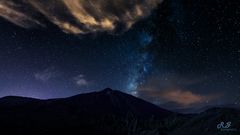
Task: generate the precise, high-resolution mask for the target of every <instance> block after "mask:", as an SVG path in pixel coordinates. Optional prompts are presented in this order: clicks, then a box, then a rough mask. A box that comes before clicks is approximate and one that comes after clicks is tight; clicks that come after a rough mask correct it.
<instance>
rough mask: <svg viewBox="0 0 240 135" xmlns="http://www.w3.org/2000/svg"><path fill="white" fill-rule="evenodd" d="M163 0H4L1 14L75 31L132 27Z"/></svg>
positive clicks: (0, 4)
mask: <svg viewBox="0 0 240 135" xmlns="http://www.w3.org/2000/svg"><path fill="white" fill-rule="evenodd" d="M162 1H163V0H131V2H129V1H126V0H58V1H57V0H1V1H0V17H3V18H5V19H7V20H8V21H10V22H12V23H14V24H16V25H19V26H21V27H24V28H29V27H35V26H44V25H45V24H46V23H45V22H44V21H43V20H45V21H46V19H47V20H48V21H50V22H51V23H53V24H55V25H56V26H58V27H59V28H60V29H62V30H63V31H65V32H67V33H71V34H85V33H93V32H99V31H100V32H101V31H108V32H114V31H117V29H119V28H124V29H129V28H130V27H131V26H132V25H133V24H134V23H135V22H136V21H138V20H140V19H141V18H144V17H146V16H148V15H149V14H150V12H151V10H152V9H154V8H155V7H157V5H158V4H159V3H161V2H162Z"/></svg>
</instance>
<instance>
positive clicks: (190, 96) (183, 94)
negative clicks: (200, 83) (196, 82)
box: [161, 90, 210, 106]
mask: <svg viewBox="0 0 240 135" xmlns="http://www.w3.org/2000/svg"><path fill="white" fill-rule="evenodd" d="M161 97H162V98H164V99H166V100H168V101H172V102H176V103H178V104H181V105H183V106H188V105H191V104H196V103H201V102H204V101H205V100H209V99H210V97H208V96H203V95H199V94H195V93H193V92H191V91H183V90H170V91H165V92H164V93H162V95H161Z"/></svg>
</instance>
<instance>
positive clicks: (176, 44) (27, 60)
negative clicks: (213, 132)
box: [0, 0, 240, 108]
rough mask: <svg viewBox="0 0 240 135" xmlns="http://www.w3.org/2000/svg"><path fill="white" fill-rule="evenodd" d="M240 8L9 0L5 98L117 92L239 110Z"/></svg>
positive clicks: (0, 56)
mask: <svg viewBox="0 0 240 135" xmlns="http://www.w3.org/2000/svg"><path fill="white" fill-rule="evenodd" d="M239 5H240V1H239V0H165V1H163V2H162V1H161V0H130V1H123V0H114V1H112V0H105V1H104V0H102V1H101V0H99V1H98V2H96V1H94V0H86V1H84V2H83V1H81V0H75V1H74V0H63V1H58V2H56V1H55V3H54V1H41V0H39V1H32V0H26V1H23V0H1V1H0V97H3V96H7V95H18V96H27V97H34V98H41V99H48V98H57V97H68V96H72V95H75V94H79V93H86V92H92V91H98V90H102V89H104V88H107V87H110V88H112V89H116V90H121V91H123V92H126V93H129V94H132V95H134V96H137V97H140V98H143V99H145V100H148V101H150V102H152V103H155V104H158V105H163V104H165V105H166V104H168V105H169V106H171V105H172V106H175V107H184V108H185V107H193V106H196V105H198V106H206V105H220V104H240V8H239Z"/></svg>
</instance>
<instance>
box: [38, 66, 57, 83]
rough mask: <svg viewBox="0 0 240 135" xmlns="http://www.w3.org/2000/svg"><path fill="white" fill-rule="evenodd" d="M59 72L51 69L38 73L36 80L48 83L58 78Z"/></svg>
mask: <svg viewBox="0 0 240 135" xmlns="http://www.w3.org/2000/svg"><path fill="white" fill-rule="evenodd" d="M57 75H58V72H57V71H56V70H55V68H54V67H49V68H47V69H45V70H43V71H40V72H37V73H35V74H34V77H35V79H36V80H40V81H43V82H46V81H48V80H50V79H52V78H55V77H57Z"/></svg>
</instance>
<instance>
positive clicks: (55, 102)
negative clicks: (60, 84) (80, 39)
mask: <svg viewBox="0 0 240 135" xmlns="http://www.w3.org/2000/svg"><path fill="white" fill-rule="evenodd" d="M220 122H224V125H223V126H224V127H221V128H219V129H218V128H217V125H218V124H220ZM227 122H231V125H230V127H226V123H227ZM0 129H1V132H3V133H5V134H16V135H22V134H44V135H45V134H57V133H58V134H81V135H192V134H194V135H225V134H226V135H228V134H229V135H239V134H240V110H238V109H236V108H235V109H231V108H211V109H208V110H207V111H205V112H203V113H200V114H188V115H186V114H185V115H182V114H178V113H173V112H171V111H168V110H165V109H162V108H159V107H158V106H155V105H153V104H151V103H148V102H146V101H144V100H141V99H138V98H136V97H133V96H131V95H128V94H125V93H122V92H119V91H114V90H111V89H105V90H103V91H100V92H93V93H88V94H80V95H77V96H73V97H69V98H62V99H51V100H38V99H32V98H23V97H13V96H9V97H4V98H1V99H0Z"/></svg>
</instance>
